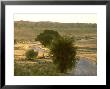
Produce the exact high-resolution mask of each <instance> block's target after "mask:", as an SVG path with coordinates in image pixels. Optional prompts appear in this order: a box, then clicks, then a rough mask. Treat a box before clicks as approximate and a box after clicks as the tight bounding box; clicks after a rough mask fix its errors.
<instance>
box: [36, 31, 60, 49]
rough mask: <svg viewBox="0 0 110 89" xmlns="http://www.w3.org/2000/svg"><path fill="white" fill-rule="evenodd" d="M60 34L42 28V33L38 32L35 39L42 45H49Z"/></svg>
mask: <svg viewBox="0 0 110 89" xmlns="http://www.w3.org/2000/svg"><path fill="white" fill-rule="evenodd" d="M59 37H60V35H59V33H58V32H57V31H53V30H44V32H43V33H40V34H39V35H38V36H37V37H36V38H35V40H36V41H40V42H41V43H42V44H43V45H44V46H47V47H49V46H50V44H51V43H52V41H53V40H54V39H56V38H59Z"/></svg>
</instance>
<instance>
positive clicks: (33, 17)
mask: <svg viewBox="0 0 110 89" xmlns="http://www.w3.org/2000/svg"><path fill="white" fill-rule="evenodd" d="M20 20H24V21H33V22H38V21H53V22H62V23H97V15H96V14H82V13H81V14H80V13H78V14H76V13H75V14H72V13H71V14H67V13H66V14H65V13H64V14H63V13H62V14H14V21H20Z"/></svg>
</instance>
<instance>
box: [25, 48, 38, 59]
mask: <svg viewBox="0 0 110 89" xmlns="http://www.w3.org/2000/svg"><path fill="white" fill-rule="evenodd" d="M25 55H26V59H28V60H32V59H35V58H36V57H37V55H38V52H35V51H34V50H33V49H29V50H28V51H26V53H25Z"/></svg>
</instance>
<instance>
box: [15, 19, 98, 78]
mask: <svg viewBox="0 0 110 89" xmlns="http://www.w3.org/2000/svg"><path fill="white" fill-rule="evenodd" d="M44 30H54V31H57V32H58V33H59V34H60V35H61V36H68V37H73V38H74V39H75V46H76V47H77V57H78V59H80V60H81V59H88V60H92V61H95V62H96V63H97V25H96V24H87V23H58V22H48V21H47V22H28V21H15V22H14V39H15V40H16V44H14V75H15V76H40V75H48V76H49V75H53V76H55V75H67V74H64V73H59V71H56V67H55V65H54V64H53V63H52V59H51V57H50V56H49V52H50V50H49V49H48V48H46V47H44V46H43V45H42V44H41V43H40V42H39V41H35V38H36V37H37V35H39V34H40V33H42V32H43V31H44ZM28 49H37V50H38V56H37V58H36V59H34V60H27V59H26V56H25V52H26V51H27V50H28ZM67 52H68V51H67Z"/></svg>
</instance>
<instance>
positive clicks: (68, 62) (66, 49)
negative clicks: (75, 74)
mask: <svg viewBox="0 0 110 89" xmlns="http://www.w3.org/2000/svg"><path fill="white" fill-rule="evenodd" d="M73 43H74V41H73V39H72V40H71V39H70V38H67V37H66V38H65V37H61V38H60V39H57V40H55V41H53V43H52V47H51V54H52V56H53V63H54V64H56V65H57V69H58V70H59V71H60V72H61V73H66V72H67V70H68V69H72V68H73V67H75V64H76V47H75V46H74V44H73Z"/></svg>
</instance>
